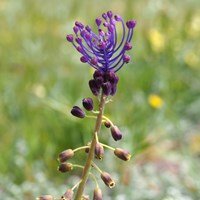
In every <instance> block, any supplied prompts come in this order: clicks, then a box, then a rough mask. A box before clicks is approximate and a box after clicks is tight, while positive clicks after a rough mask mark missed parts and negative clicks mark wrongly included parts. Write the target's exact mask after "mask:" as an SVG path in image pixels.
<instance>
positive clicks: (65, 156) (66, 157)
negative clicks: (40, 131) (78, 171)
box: [58, 149, 74, 163]
mask: <svg viewBox="0 0 200 200" xmlns="http://www.w3.org/2000/svg"><path fill="white" fill-rule="evenodd" d="M73 156H74V151H73V150H72V149H67V150H65V151H62V152H61V153H60V154H59V155H58V160H59V161H60V162H61V163H63V162H65V161H67V160H69V159H70V158H72V157H73Z"/></svg>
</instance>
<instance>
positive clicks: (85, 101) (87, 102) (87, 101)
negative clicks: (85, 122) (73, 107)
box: [82, 97, 94, 111]
mask: <svg viewBox="0 0 200 200" xmlns="http://www.w3.org/2000/svg"><path fill="white" fill-rule="evenodd" d="M82 104H83V107H84V108H85V109H86V110H87V111H91V110H93V107H94V106H93V100H92V98H89V97H88V98H85V99H83V100H82Z"/></svg>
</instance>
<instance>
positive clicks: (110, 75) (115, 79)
mask: <svg viewBox="0 0 200 200" xmlns="http://www.w3.org/2000/svg"><path fill="white" fill-rule="evenodd" d="M105 78H106V80H108V81H109V82H111V83H115V84H117V83H118V80H119V78H118V76H117V75H116V74H115V72H114V71H112V70H110V71H107V72H106V73H105Z"/></svg>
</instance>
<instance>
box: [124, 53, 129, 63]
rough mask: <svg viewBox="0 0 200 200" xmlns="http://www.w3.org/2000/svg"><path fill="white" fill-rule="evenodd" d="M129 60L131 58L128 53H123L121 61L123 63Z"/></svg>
mask: <svg viewBox="0 0 200 200" xmlns="http://www.w3.org/2000/svg"><path fill="white" fill-rule="evenodd" d="M130 60H131V57H130V56H129V55H127V54H125V55H124V56H123V61H124V62H125V63H129V62H130Z"/></svg>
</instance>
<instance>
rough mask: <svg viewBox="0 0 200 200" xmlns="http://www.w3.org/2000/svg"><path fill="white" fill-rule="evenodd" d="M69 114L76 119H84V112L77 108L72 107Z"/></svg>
mask: <svg viewBox="0 0 200 200" xmlns="http://www.w3.org/2000/svg"><path fill="white" fill-rule="evenodd" d="M71 114H72V115H74V116H75V117H78V118H84V117H85V112H84V111H83V110H82V109H81V108H79V107H78V106H74V107H73V108H72V110H71Z"/></svg>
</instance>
